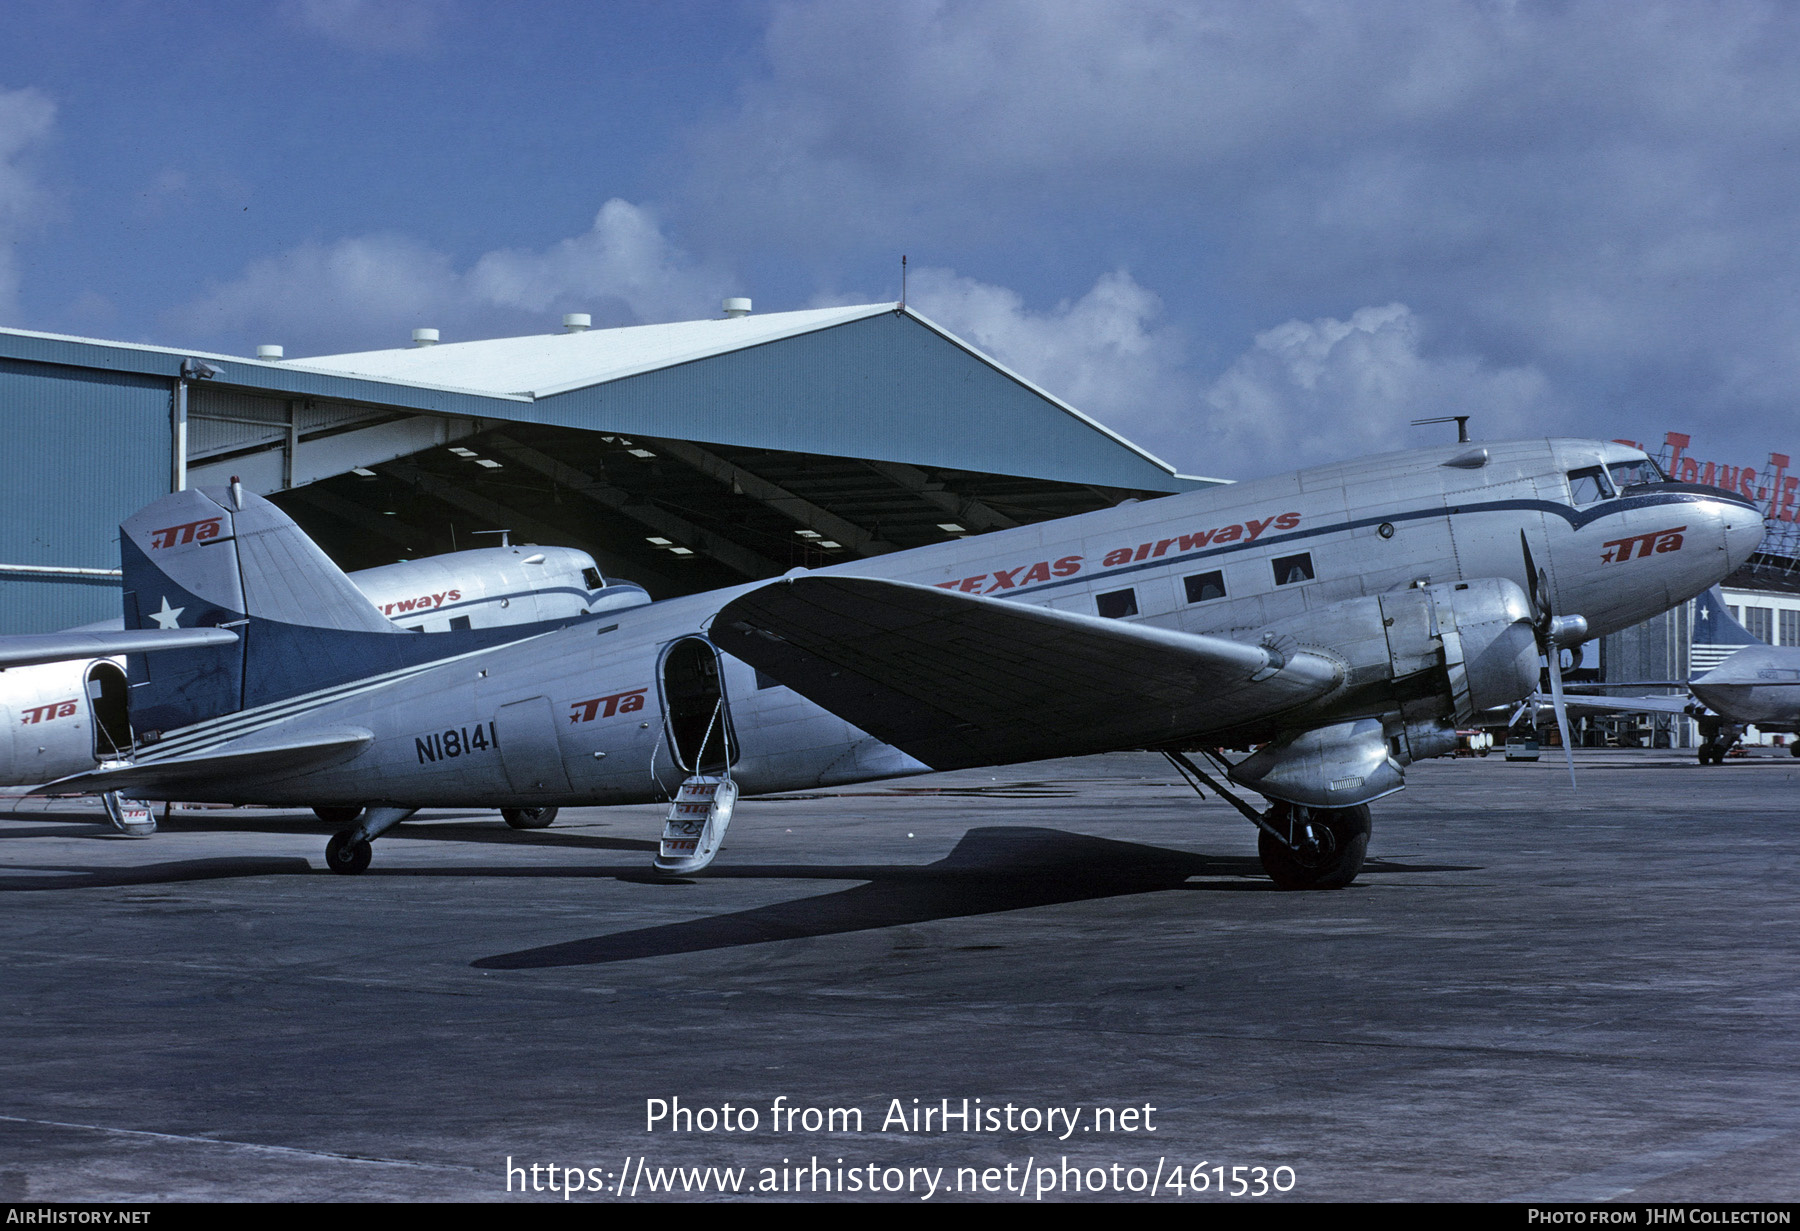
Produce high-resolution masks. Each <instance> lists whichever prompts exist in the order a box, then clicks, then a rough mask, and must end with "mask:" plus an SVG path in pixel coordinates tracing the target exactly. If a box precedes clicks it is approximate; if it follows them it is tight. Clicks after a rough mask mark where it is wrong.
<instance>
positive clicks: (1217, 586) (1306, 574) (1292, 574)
mask: <svg viewBox="0 0 1800 1231" xmlns="http://www.w3.org/2000/svg"><path fill="white" fill-rule="evenodd" d="M1270 567H1271V568H1272V569H1273V571H1274V574H1275V584H1276V585H1278V586H1291V585H1298V584H1299V583H1300V582H1303V581H1311V580H1312V579H1313V577H1314V576H1315V573H1314V571H1313V561H1312V553H1311V552H1304V551H1303V552H1301V553H1300V554H1299V555H1294V556H1278V557H1276V558H1275V559H1274V560H1272V561H1270ZM1181 585H1182V589H1183V592H1184V593H1185V594H1186V595H1187V601H1188V602H1190V603H1209V602H1212V601H1213V600H1214V599H1219V598H1224V597H1225V596H1226V594H1227V593H1228V591H1227V590H1226V588H1225V573H1224V571H1223V570H1222V569H1213V570H1211V571H1210V572H1205V573H1195V574H1193V575H1191V576H1188V577H1183V578H1182V579H1181ZM1094 606H1095V609H1096V610H1097V611H1098V612H1099V613H1100V615H1101V616H1103V617H1104V618H1106V619H1108V620H1122V619H1125V618H1126V617H1127V616H1134V615H1136V614H1137V613H1138V601H1137V591H1136V590H1135V589H1125V590H1108V591H1107V592H1106V593H1104V594H1096V595H1095V596H1094Z"/></svg>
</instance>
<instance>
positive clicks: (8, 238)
mask: <svg viewBox="0 0 1800 1231" xmlns="http://www.w3.org/2000/svg"><path fill="white" fill-rule="evenodd" d="M55 124H56V105H55V104H54V103H52V102H51V101H50V100H49V98H47V97H45V95H44V94H42V93H41V92H39V91H37V90H32V89H24V90H0V322H14V321H17V320H18V319H19V271H18V267H17V265H16V264H15V263H14V259H13V249H14V247H15V246H16V245H17V244H18V242H19V240H20V239H21V238H23V237H24V236H25V235H26V234H27V233H28V231H29V230H30V228H31V227H32V226H33V225H35V224H36V223H37V222H38V221H39V220H40V218H41V216H42V212H43V209H44V202H45V196H44V191H43V187H42V186H41V185H40V184H39V182H38V179H37V177H36V175H34V174H33V172H32V170H31V167H30V165H29V162H28V159H29V153H30V151H31V149H32V147H34V146H36V145H39V144H40V143H42V142H43V141H45V140H46V139H47V138H48V137H49V136H50V131H51V129H52V128H53V127H55Z"/></svg>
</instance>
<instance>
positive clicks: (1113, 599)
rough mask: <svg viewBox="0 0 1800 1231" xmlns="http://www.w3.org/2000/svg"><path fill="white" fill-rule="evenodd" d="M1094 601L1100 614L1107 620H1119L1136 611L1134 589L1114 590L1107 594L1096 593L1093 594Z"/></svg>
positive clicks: (1135, 592) (1132, 614)
mask: <svg viewBox="0 0 1800 1231" xmlns="http://www.w3.org/2000/svg"><path fill="white" fill-rule="evenodd" d="M1094 603H1095V605H1096V606H1097V607H1098V608H1099V610H1100V614H1101V615H1103V616H1105V617H1106V618H1107V619H1109V620H1119V619H1123V618H1124V617H1126V616H1134V615H1136V614H1137V613H1138V610H1137V591H1136V590H1114V591H1112V592H1111V593H1108V594H1097V595H1095V596H1094Z"/></svg>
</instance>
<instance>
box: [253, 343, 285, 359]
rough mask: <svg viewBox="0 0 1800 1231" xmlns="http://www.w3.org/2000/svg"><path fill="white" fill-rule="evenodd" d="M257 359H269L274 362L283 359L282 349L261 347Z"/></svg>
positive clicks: (258, 349)
mask: <svg viewBox="0 0 1800 1231" xmlns="http://www.w3.org/2000/svg"><path fill="white" fill-rule="evenodd" d="M256 357H257V358H258V359H267V360H270V361H271V362H273V361H274V360H276V359H279V358H281V348H280V347H279V346H267V345H264V346H259V347H257V348H256Z"/></svg>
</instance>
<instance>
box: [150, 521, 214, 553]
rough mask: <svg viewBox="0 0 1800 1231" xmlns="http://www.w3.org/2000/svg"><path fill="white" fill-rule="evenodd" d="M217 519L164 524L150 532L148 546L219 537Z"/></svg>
mask: <svg viewBox="0 0 1800 1231" xmlns="http://www.w3.org/2000/svg"><path fill="white" fill-rule="evenodd" d="M219 521H220V519H219V518H217V517H209V518H207V519H206V520H204V521H191V522H188V523H187V524H186V525H185V526H164V527H163V528H162V529H161V530H152V531H151V532H150V547H151V550H155V549H156V548H158V547H174V546H176V545H177V544H180V543H194V542H204V541H205V540H206V539H216V538H218V537H219Z"/></svg>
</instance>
